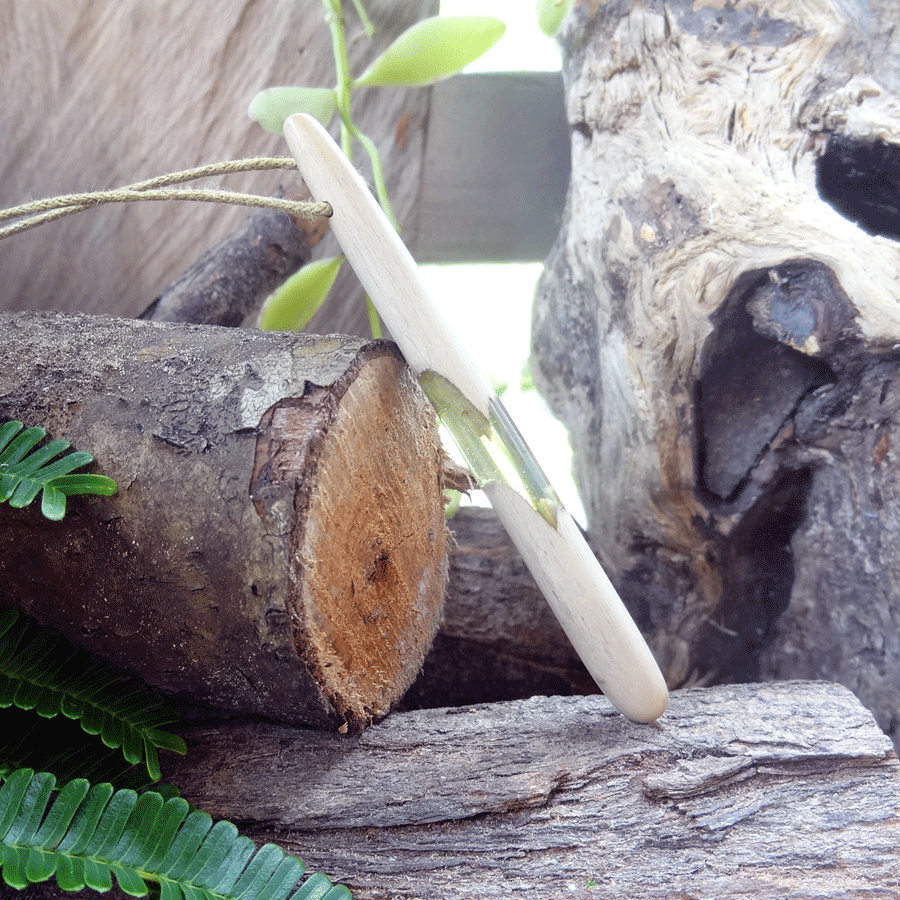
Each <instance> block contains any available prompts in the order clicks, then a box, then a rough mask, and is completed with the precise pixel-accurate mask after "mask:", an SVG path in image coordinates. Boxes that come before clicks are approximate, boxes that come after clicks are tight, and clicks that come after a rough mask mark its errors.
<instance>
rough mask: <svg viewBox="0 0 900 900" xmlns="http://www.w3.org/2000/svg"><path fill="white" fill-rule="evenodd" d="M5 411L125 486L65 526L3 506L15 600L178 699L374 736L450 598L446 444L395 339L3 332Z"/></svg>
mask: <svg viewBox="0 0 900 900" xmlns="http://www.w3.org/2000/svg"><path fill="white" fill-rule="evenodd" d="M0 358H2V359H3V360H4V361H5V363H4V368H3V371H2V373H0V416H2V417H3V418H18V419H20V420H22V421H23V422H25V423H26V424H28V425H40V426H42V427H44V428H46V429H47V431H48V432H49V433H50V434H51V435H53V436H55V437H65V438H67V439H68V440H70V441H71V442H72V443H73V445H74V446H75V447H76V448H77V449H82V450H89V451H90V452H92V453H93V454H94V456H95V458H96V460H97V468H98V470H99V471H101V472H103V473H104V474H106V475H109V476H110V477H112V478H114V479H116V481H117V482H118V484H119V487H120V490H119V493H118V495H116V496H115V497H112V498H109V499H99V498H73V499H72V500H71V501H70V504H71V513H70V514H69V515H68V516H67V517H66V519H65V520H64V521H63V522H61V523H48V522H44V521H43V520H42V519H41V516H40V513H39V511H38V510H37V509H36V508H29V509H26V510H13V509H10V508H9V507H8V506H6V505H3V506H2V507H0V572H2V575H3V578H4V591H5V592H6V593H8V594H9V599H10V600H11V601H12V602H13V603H14V604H15V605H16V606H18V607H20V608H22V609H23V610H25V611H26V612H28V613H30V614H31V615H33V616H34V617H35V618H37V619H38V620H39V621H41V622H42V623H44V624H48V625H52V626H55V627H57V628H58V629H59V630H61V631H63V632H64V633H65V634H66V635H67V636H68V637H70V638H72V639H73V640H75V641H76V642H77V643H79V644H81V645H83V646H85V647H87V648H88V649H90V650H91V651H93V652H95V653H97V654H99V655H101V656H103V657H105V658H107V659H109V660H111V661H113V662H115V663H117V664H119V665H121V666H123V667H124V668H126V669H128V670H129V671H131V672H133V673H135V674H137V675H139V676H141V677H142V678H144V679H145V680H146V681H147V682H148V683H150V684H151V685H154V686H156V687H158V688H160V689H162V690H164V691H167V692H175V693H178V694H180V695H183V696H186V697H190V698H191V700H193V701H196V702H198V703H202V704H211V705H213V706H217V707H222V708H225V709H227V710H230V711H231V712H234V713H243V714H256V715H262V716H268V717H271V718H275V719H281V720H285V721H290V722H293V723H308V724H315V725H320V726H338V725H341V724H344V723H349V724H350V725H352V726H362V725H365V724H367V723H368V722H370V721H371V720H372V719H373V718H377V717H379V716H382V715H384V714H385V713H386V712H387V711H388V710H389V709H390V707H391V706H392V704H394V703H395V702H396V701H397V700H398V699H399V698H400V697H401V696H402V694H403V692H404V691H405V690H406V688H407V687H408V686H409V685H410V684H411V683H412V681H413V679H414V678H415V677H416V674H417V673H418V671H419V668H420V666H421V663H422V660H423V658H424V656H425V654H426V653H427V651H428V649H429V647H430V646H431V640H432V637H433V636H434V633H435V630H436V628H437V625H438V622H439V620H440V615H441V609H442V605H443V596H444V588H445V578H446V555H447V550H446V538H445V525H444V518H443V504H442V495H441V472H442V468H441V466H442V452H441V447H440V442H439V439H438V436H437V430H436V425H435V418H434V414H433V411H432V409H431V406H430V405H429V403H428V401H427V399H426V398H425V396H424V394H423V393H422V392H421V391H420V389H419V387H418V385H417V383H416V382H415V379H414V378H413V377H412V375H411V373H410V372H409V370H408V369H407V368H406V366H405V363H404V362H403V360H402V359H401V357H400V355H399V353H398V351H397V349H396V347H395V346H394V345H393V344H391V343H389V342H386V341H368V342H367V341H364V340H358V339H350V338H343V337H337V336H332V337H315V336H304V335H280V334H265V333H262V332H253V331H243V330H239V329H230V328H216V327H198V326H187V325H170V324H160V323H145V322H138V321H133V320H116V319H106V318H100V317H92V316H74V315H65V314H36V313H32V314H26V313H23V314H17V315H5V316H3V317H2V319H0Z"/></svg>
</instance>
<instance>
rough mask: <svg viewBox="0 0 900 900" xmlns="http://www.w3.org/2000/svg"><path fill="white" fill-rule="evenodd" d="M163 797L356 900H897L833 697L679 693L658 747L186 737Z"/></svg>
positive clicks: (872, 808) (545, 729)
mask: <svg viewBox="0 0 900 900" xmlns="http://www.w3.org/2000/svg"><path fill="white" fill-rule="evenodd" d="M188 744H189V748H190V749H189V752H188V756H187V757H186V758H185V759H184V760H180V759H179V760H175V761H173V760H174V758H170V759H169V765H168V769H167V771H166V776H167V777H169V778H171V779H172V780H174V782H175V783H176V784H179V785H180V786H181V787H182V790H183V791H184V794H185V796H186V797H187V798H188V799H189V800H191V801H192V802H193V803H195V804H197V805H198V806H200V807H202V808H204V809H206V810H207V811H209V812H210V813H212V814H213V815H214V817H220V816H221V817H228V818H231V819H233V820H234V821H237V822H239V823H240V824H241V827H242V829H243V830H244V831H246V832H247V833H248V834H251V835H252V836H254V837H255V838H256V839H258V840H262V839H275V840H278V841H279V842H280V843H282V844H283V845H284V846H285V847H288V848H290V849H291V850H292V851H294V852H296V853H297V854H298V855H299V856H300V857H301V858H302V859H304V860H305V861H306V862H307V863H308V864H309V865H310V866H311V867H312V868H314V869H317V870H324V871H326V872H328V873H329V874H330V875H332V876H334V877H335V878H338V879H341V880H343V881H344V882H345V883H346V884H347V885H348V886H350V887H351V888H352V890H353V893H354V897H355V898H356V900H375V898H377V900H387V898H392V900H412V898H417V900H418V898H422V900H425V898H427V900H444V898H447V900H450V898H453V900H460V898H468V897H471V898H487V897H522V898H526V897H527V898H531V897H541V896H567V897H578V898H585V900H587V898H591V900H598V898H601V900H605V898H609V900H613V898H615V900H620V898H622V897H641V898H648V900H653V898H659V900H663V898H666V900H669V898H674V897H693V898H697V900H713V898H721V897H747V898H751V897H752V898H760V897H764V898H768V897H775V896H779V897H781V896H784V897H790V898H792V900H807V898H809V900H812V898H816V900H845V898H847V897H862V896H866V897H871V898H884V900H887V898H889V897H895V896H896V895H897V891H898V890H900V855H898V852H897V847H898V844H900V825H898V810H900V765H898V762H897V758H896V756H895V755H894V753H893V751H892V749H891V744H890V741H889V740H888V739H887V738H886V737H885V736H884V735H883V734H882V733H881V731H880V730H879V729H878V727H877V725H876V724H875V722H874V720H873V718H872V716H871V714H870V713H868V712H867V711H866V710H865V709H864V708H863V707H862V706H861V705H860V704H859V702H858V701H857V700H856V699H855V698H854V697H853V696H852V695H851V694H850V692H849V691H847V690H845V689H844V688H841V687H839V686H835V685H828V684H823V683H818V684H813V683H799V682H794V683H785V684H778V685H742V686H733V687H728V686H726V687H718V688H712V689H691V690H685V691H680V692H677V693H676V694H674V696H673V697H672V703H671V707H670V709H669V711H668V712H667V713H666V715H665V716H664V717H663V718H662V719H661V720H660V722H659V723H658V724H657V725H655V726H641V725H634V724H632V723H629V722H628V721H626V720H625V719H623V718H622V717H621V716H620V715H618V714H617V713H616V712H615V711H614V710H613V709H612V707H611V706H610V705H609V704H608V703H607V702H606V701H605V700H604V699H602V698H599V697H591V698H544V697H535V698H533V699H530V700H524V701H518V702H512V703H500V704H489V705H476V706H472V707H456V708H450V709H436V710H428V711H419V712H412V713H403V714H395V715H392V716H390V717H388V718H387V719H386V720H384V721H383V722H381V723H379V724H377V725H375V726H373V727H372V728H370V729H368V730H367V731H365V732H364V733H363V734H362V735H361V736H359V737H351V738H346V737H342V736H340V735H328V734H324V733H310V732H303V731H293V730H290V729H287V728H283V727H276V726H260V725H244V726H234V727H233V728H225V729H211V730H204V729H199V730H196V731H194V732H192V733H191V734H189V735H188Z"/></svg>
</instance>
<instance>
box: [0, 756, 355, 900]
mask: <svg viewBox="0 0 900 900" xmlns="http://www.w3.org/2000/svg"><path fill="white" fill-rule="evenodd" d="M55 788H56V778H55V777H54V776H53V775H51V774H48V773H46V772H42V773H37V774H36V773H35V772H34V771H33V770H32V769H17V770H16V771H14V772H12V773H10V775H9V776H8V777H7V779H6V781H5V783H4V784H3V787H2V788H0V866H2V874H3V879H4V881H5V882H6V884H8V885H10V886H11V887H15V888H23V887H26V886H27V885H29V884H34V883H36V882H40V881H47V880H48V879H50V878H52V877H53V876H54V875H55V876H56V881H57V884H58V885H59V886H60V887H61V888H62V889H63V890H67V891H75V890H81V889H82V888H84V887H90V888H93V889H94V890H97V891H106V890H109V888H110V887H112V880H113V876H115V879H116V881H117V882H118V884H119V887H120V888H121V889H122V890H123V891H124V892H125V893H126V894H129V895H131V896H133V897H143V896H146V895H147V894H148V893H149V890H150V886H151V885H155V884H158V885H159V889H160V896H161V898H162V900H182V898H185V900H232V898H233V900H238V898H240V900H263V898H265V900H284V898H286V897H288V895H289V894H291V891H292V890H293V889H294V888H295V887H296V885H297V882H298V880H299V879H300V878H301V877H302V876H303V874H304V866H303V863H302V862H301V861H300V860H299V859H297V858H296V857H293V856H288V855H287V854H285V853H284V851H283V850H281V848H279V847H278V846H276V845H275V844H264V845H263V846H262V847H260V848H259V849H257V847H256V845H255V844H254V843H253V841H251V840H250V839H249V838H247V837H243V836H240V835H239V834H238V830H237V828H236V827H235V826H234V825H233V824H232V823H231V822H228V821H224V820H223V821H219V822H216V823H215V824H213V821H212V819H211V818H210V816H208V815H207V814H206V813H203V812H199V811H197V810H193V811H191V809H190V806H189V804H188V803H187V801H186V800H184V799H182V798H181V797H172V798H169V799H166V798H165V797H164V796H163V795H162V794H160V793H158V792H157V791H146V792H145V793H142V794H138V793H136V792H135V791H132V790H128V789H121V790H114V788H113V786H112V785H111V784H106V783H101V784H95V785H94V786H93V787H91V784H90V782H89V781H87V780H86V779H84V778H77V779H74V780H72V781H70V782H68V783H67V784H66V785H64V786H63V788H62V789H61V790H59V791H56V790H55ZM51 801H52V803H51ZM348 897H350V892H349V891H348V890H347V888H345V887H343V886H333V885H332V884H331V882H330V881H329V880H328V878H326V877H325V876H324V875H313V876H312V877H311V878H310V879H308V880H307V881H306V883H305V884H303V886H302V887H300V888H299V889H298V890H297V891H295V892H294V893H293V894H292V895H291V900H343V898H348Z"/></svg>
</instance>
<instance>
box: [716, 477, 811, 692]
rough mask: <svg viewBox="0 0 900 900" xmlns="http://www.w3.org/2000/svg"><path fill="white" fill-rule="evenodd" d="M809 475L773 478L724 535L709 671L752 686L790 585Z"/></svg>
mask: <svg viewBox="0 0 900 900" xmlns="http://www.w3.org/2000/svg"><path fill="white" fill-rule="evenodd" d="M811 485H812V472H811V471H810V470H809V469H806V468H804V469H790V470H786V471H783V472H781V473H779V475H778V476H777V477H776V478H775V479H774V480H773V482H772V483H771V484H770V485H769V486H768V487H767V488H766V490H765V492H764V493H763V494H762V495H761V496H760V497H759V498H758V499H757V500H756V502H755V503H754V504H753V506H751V508H750V509H749V510H748V512H747V513H746V514H745V515H744V517H743V518H742V519H741V521H740V523H739V524H738V525H737V527H736V528H735V529H734V531H733V532H732V533H731V534H730V535H729V537H728V538H727V540H726V542H725V547H724V548H723V551H722V565H721V571H722V603H721V605H720V607H719V609H718V611H717V616H716V621H715V623H712V622H711V623H710V627H709V629H708V631H707V641H706V642H705V643H706V651H707V653H708V660H709V663H708V664H709V666H710V668H711V669H713V670H717V671H720V672H723V673H728V678H729V680H732V681H737V682H741V681H757V680H759V677H760V654H761V653H762V651H763V650H764V649H765V648H766V647H767V646H768V645H769V644H770V643H771V642H772V640H773V639H774V637H775V627H774V626H775V623H776V622H777V620H778V618H779V616H781V614H782V613H783V612H784V611H785V610H786V609H787V607H788V603H789V602H790V598H791V590H792V588H793V583H794V558H793V554H792V553H791V547H790V543H791V538H792V537H793V535H794V532H795V531H796V530H797V528H798V527H799V526H800V524H801V522H802V521H803V515H804V508H805V504H806V497H807V495H808V494H809V489H810V487H811Z"/></svg>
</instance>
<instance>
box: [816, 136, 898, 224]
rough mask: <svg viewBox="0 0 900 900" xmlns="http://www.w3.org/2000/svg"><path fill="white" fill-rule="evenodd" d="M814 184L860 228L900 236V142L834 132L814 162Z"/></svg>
mask: <svg viewBox="0 0 900 900" xmlns="http://www.w3.org/2000/svg"><path fill="white" fill-rule="evenodd" d="M816 188H817V190H818V192H819V196H820V197H821V198H822V199H823V200H824V201H825V202H826V203H828V204H829V205H830V206H832V207H834V209H836V210H837V211H838V212H839V213H840V214H841V215H842V216H844V217H845V218H847V219H850V221H851V222H855V223H856V224H857V225H858V226H859V227H860V228H862V229H863V231H865V232H867V233H868V234H873V235H879V236H881V237H887V238H893V239H894V240H900V146H897V145H896V144H888V143H886V142H884V141H858V140H854V139H853V138H850V137H846V136H845V135H839V134H836V135H833V136H832V137H831V138H829V140H828V145H827V146H826V148H825V152H824V153H823V154H822V156H821V157H819V159H818V161H817V164H816Z"/></svg>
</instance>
